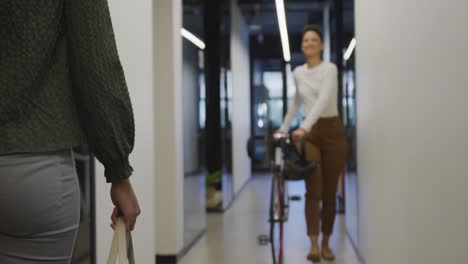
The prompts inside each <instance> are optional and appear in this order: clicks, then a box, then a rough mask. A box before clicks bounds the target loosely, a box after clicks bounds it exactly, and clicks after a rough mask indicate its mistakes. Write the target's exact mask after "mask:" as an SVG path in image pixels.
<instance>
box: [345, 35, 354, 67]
mask: <svg viewBox="0 0 468 264" xmlns="http://www.w3.org/2000/svg"><path fill="white" fill-rule="evenodd" d="M355 47H356V38H353V39H352V40H351V43H349V46H348V49H347V50H346V52H345V54H344V55H343V58H344V60H345V61H347V60H349V58H351V55H352V54H353V51H354V48H355Z"/></svg>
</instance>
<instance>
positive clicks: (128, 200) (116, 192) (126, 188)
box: [111, 179, 141, 232]
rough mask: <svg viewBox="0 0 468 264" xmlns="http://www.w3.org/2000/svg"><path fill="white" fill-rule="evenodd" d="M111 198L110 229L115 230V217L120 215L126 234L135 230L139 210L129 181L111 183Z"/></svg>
mask: <svg viewBox="0 0 468 264" xmlns="http://www.w3.org/2000/svg"><path fill="white" fill-rule="evenodd" d="M111 198H112V202H113V203H114V205H115V208H114V211H113V213H112V216H111V219H112V225H111V226H112V228H113V229H115V226H116V225H117V217H119V215H121V216H122V217H123V220H124V222H125V227H126V229H127V232H129V231H132V230H133V229H134V228H135V223H136V219H137V217H138V216H139V215H140V213H141V210H140V205H139V204H138V200H137V198H136V195H135V193H134V192H133V188H132V184H131V183H130V180H128V179H127V180H123V181H121V182H118V183H112V187H111Z"/></svg>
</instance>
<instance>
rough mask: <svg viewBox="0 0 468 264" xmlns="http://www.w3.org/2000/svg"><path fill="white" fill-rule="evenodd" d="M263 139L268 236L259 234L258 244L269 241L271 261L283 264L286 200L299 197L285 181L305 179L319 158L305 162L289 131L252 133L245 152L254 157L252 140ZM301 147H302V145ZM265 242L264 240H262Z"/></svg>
mask: <svg viewBox="0 0 468 264" xmlns="http://www.w3.org/2000/svg"><path fill="white" fill-rule="evenodd" d="M258 139H264V140H265V142H266V145H267V158H268V159H270V163H271V166H270V170H271V172H272V181H271V190H270V208H269V220H268V221H269V223H270V235H269V237H267V236H265V235H263V236H259V242H260V244H266V243H268V242H269V243H270V245H271V254H272V257H273V264H283V263H284V247H283V238H284V223H286V222H287V221H288V218H289V201H290V200H299V199H300V197H297V196H292V197H290V196H289V192H288V188H287V184H286V183H287V181H294V180H304V179H305V177H309V176H311V175H312V173H313V170H315V168H316V167H317V166H318V165H319V164H318V161H306V160H305V156H304V152H303V151H302V152H300V153H299V151H298V150H297V149H296V146H295V144H294V143H293V142H292V139H291V137H290V135H288V134H279V133H276V134H273V137H270V136H254V137H252V138H250V139H249V142H248V147H247V148H248V154H249V156H250V157H251V158H252V156H253V142H254V141H255V140H258ZM302 149H303V148H302ZM265 242H266V243H265Z"/></svg>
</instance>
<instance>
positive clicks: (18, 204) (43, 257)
mask: <svg viewBox="0 0 468 264" xmlns="http://www.w3.org/2000/svg"><path fill="white" fill-rule="evenodd" d="M0 214H1V215H0V263H9V264H16V263H22V264H32V263H51V264H68V263H70V259H71V255H72V251H73V246H74V243H75V239H76V235H77V230H78V225H79V217H80V191H79V184H78V178H77V175H76V169H75V164H74V159H73V155H72V152H71V151H70V150H66V151H57V152H48V153H40V154H14V155H0Z"/></svg>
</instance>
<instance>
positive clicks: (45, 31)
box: [0, 0, 135, 182]
mask: <svg viewBox="0 0 468 264" xmlns="http://www.w3.org/2000/svg"><path fill="white" fill-rule="evenodd" d="M134 137H135V126H134V117H133V110H132V105H131V102H130V98H129V93H128V89H127V85H126V81H125V77H124V73H123V69H122V65H121V63H120V60H119V56H118V52H117V47H116V43H115V37H114V31H113V27H112V22H111V18H110V14H109V7H108V3H107V0H40V1H38V0H34V1H31V0H1V1H0V154H10V153H24V152H28V153H36V152H47V151H54V150H60V149H65V148H71V147H74V146H77V145H80V144H83V143H87V144H89V145H90V146H91V148H92V150H93V152H94V154H95V155H96V157H97V159H98V160H99V161H100V162H101V163H102V164H103V165H104V167H105V177H106V179H107V181H108V182H115V181H119V180H122V179H126V178H128V177H129V176H130V175H131V174H132V167H131V166H130V164H129V161H128V156H129V154H130V153H131V152H132V150H133V145H134Z"/></svg>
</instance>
